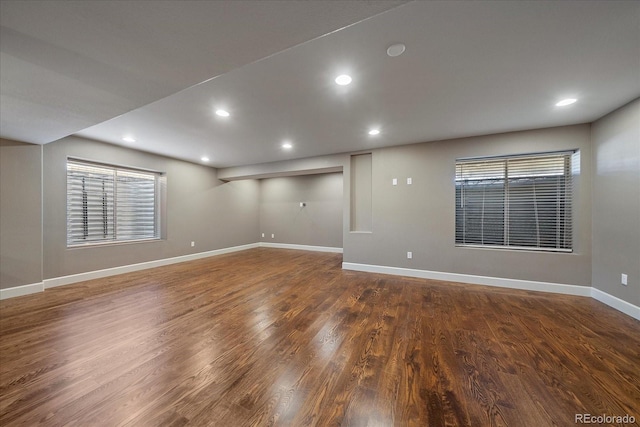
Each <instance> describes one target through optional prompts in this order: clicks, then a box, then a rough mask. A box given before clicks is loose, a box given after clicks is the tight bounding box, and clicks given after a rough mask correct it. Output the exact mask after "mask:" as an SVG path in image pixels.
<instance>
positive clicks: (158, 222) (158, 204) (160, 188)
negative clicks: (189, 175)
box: [65, 157, 166, 249]
mask: <svg viewBox="0 0 640 427" xmlns="http://www.w3.org/2000/svg"><path fill="white" fill-rule="evenodd" d="M70 163H72V164H76V165H79V166H87V167H95V168H102V169H105V170H107V169H108V170H111V171H113V195H112V196H113V205H114V206H113V224H112V226H113V231H112V233H110V234H112V235H113V238H105V239H96V240H89V241H85V242H83V241H79V240H77V239H75V240H73V239H71V238H70V231H71V230H70V219H69V214H70V206H69V197H70V193H69V191H70V188H69V164H70ZM118 172H122V173H134V174H145V175H153V177H154V200H153V202H154V210H153V211H154V214H153V218H154V236H153V237H147V236H145V237H141V238H121V239H118V230H117V223H118V209H117V199H118V190H117V187H118ZM165 188H166V174H165V173H163V172H159V171H156V170H151V169H143V168H137V167H130V166H122V165H117V164H112V163H104V162H97V161H94V160H88V159H83V158H78V157H67V159H66V161H65V197H66V201H65V220H66V221H65V228H66V230H65V238H66V247H67V248H68V249H75V248H87V247H95V246H111V245H122V244H132V243H145V242H155V241H160V240H162V239H163V234H164V231H163V230H164V229H163V226H164V221H163V216H164V211H165V209H164V206H163V203H164V197H165V196H164V191H165Z"/></svg>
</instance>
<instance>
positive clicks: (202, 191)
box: [43, 137, 259, 279]
mask: <svg viewBox="0 0 640 427" xmlns="http://www.w3.org/2000/svg"><path fill="white" fill-rule="evenodd" d="M67 157H77V158H81V159H86V160H94V161H100V162H104V163H110V164H115V165H121V166H129V167H134V168H143V169H150V170H155V171H159V172H163V173H166V178H167V193H166V196H167V200H166V215H165V216H164V218H162V221H166V222H165V224H166V239H163V240H159V241H154V242H147V243H128V244H117V245H108V246H94V247H88V248H67V247H66V159H67ZM43 171H44V172H43V173H44V278H45V279H48V278H55V277H61V276H66V275H71V274H76V273H82V272H87V271H94V270H100V269H105V268H110V267H116V266H122V265H129V264H135V263H140V262H145V261H151V260H157V259H163V258H170V257H175V256H180V255H187V254H191V253H196V252H204V251H209V250H214V249H220V248H226V247H231V246H238V245H244V244H249V243H254V242H256V236H257V235H258V196H259V184H258V182H257V181H255V180H246V181H241V182H229V183H223V182H222V181H219V180H218V179H217V177H216V170H215V169H213V168H209V167H205V166H200V165H196V164H193V163H188V162H184V161H181V160H176V159H171V158H168V157H162V156H157V155H153V154H149V153H143V152H140V151H136V150H130V149H127V148H124V147H118V146H114V145H110V144H104V143H101V142H97V141H92V140H88V139H83V138H77V137H68V138H64V139H62V140H59V141H56V142H53V143H50V144H47V145H45V146H44V168H43ZM191 241H195V243H196V245H195V247H193V248H192V247H191V245H190V244H191Z"/></svg>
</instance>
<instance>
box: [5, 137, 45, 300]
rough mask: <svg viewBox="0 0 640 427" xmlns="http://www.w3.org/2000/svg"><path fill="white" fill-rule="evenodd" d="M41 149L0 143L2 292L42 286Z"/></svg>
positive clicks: (36, 146)
mask: <svg viewBox="0 0 640 427" xmlns="http://www.w3.org/2000/svg"><path fill="white" fill-rule="evenodd" d="M41 168H42V147H41V146H39V145H33V144H26V143H23V142H16V141H10V140H6V139H0V289H6V288H11V287H15V286H22V285H30V284H35V283H40V282H42V174H41Z"/></svg>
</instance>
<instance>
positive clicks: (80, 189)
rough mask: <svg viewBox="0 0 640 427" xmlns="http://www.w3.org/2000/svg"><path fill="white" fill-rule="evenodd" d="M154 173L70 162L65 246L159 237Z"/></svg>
mask: <svg viewBox="0 0 640 427" xmlns="http://www.w3.org/2000/svg"><path fill="white" fill-rule="evenodd" d="M159 178H160V174H159V173H155V172H144V171H137V170H131V169H123V168H119V167H115V166H109V165H102V164H93V163H87V162H83V161H78V160H71V159H69V160H68V161H67V246H75V245H84V244H96V243H105V242H126V241H135V240H147V239H158V238H159V237H160V236H159V229H160V228H159V218H158V216H159V209H158V206H159V204H158V201H159Z"/></svg>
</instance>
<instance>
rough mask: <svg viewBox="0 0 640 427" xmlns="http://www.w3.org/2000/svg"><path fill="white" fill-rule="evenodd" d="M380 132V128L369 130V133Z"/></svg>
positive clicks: (377, 133) (375, 133)
mask: <svg viewBox="0 0 640 427" xmlns="http://www.w3.org/2000/svg"><path fill="white" fill-rule="evenodd" d="M379 134H380V129H371V130H370V131H369V135H379Z"/></svg>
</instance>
